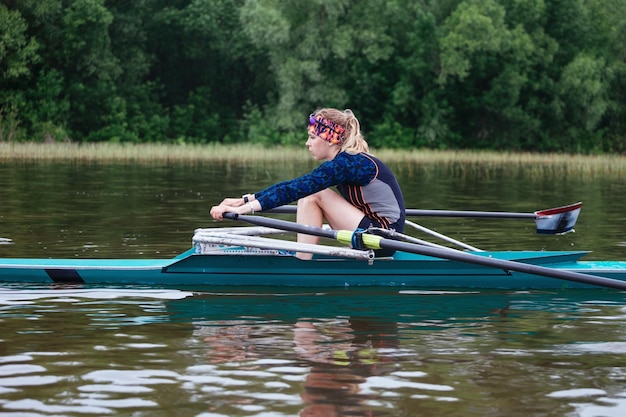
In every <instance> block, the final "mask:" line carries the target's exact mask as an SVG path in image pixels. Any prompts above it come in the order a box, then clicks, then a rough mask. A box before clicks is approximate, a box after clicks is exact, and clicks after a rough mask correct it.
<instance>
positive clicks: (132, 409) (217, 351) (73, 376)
mask: <svg viewBox="0 0 626 417" xmlns="http://www.w3.org/2000/svg"><path fill="white" fill-rule="evenodd" d="M625 316H626V310H624V307H623V294H621V293H619V292H616V291H609V290H606V291H602V290H598V291H559V292H484V291H483V292H441V291H438V292H428V291H395V290H392V289H388V290H386V289H362V290H359V289H350V290H349V291H340V290H336V291H330V292H329V291H326V290H318V291H316V290H310V291H308V290H307V292H300V291H298V290H296V289H292V290H290V291H287V292H271V291H268V290H254V289H251V290H249V291H240V292H229V291H224V290H223V289H219V290H217V289H209V288H207V289H205V290H203V291H200V292H194V293H191V292H186V291H179V290H164V289H163V290H162V289H137V288H105V289H102V288H88V287H82V288H81V287H75V288H68V287H63V286H59V287H44V286H39V287H31V288H23V287H20V286H16V285H13V286H6V287H3V288H1V289H0V323H1V325H2V329H3V332H2V335H1V336H0V415H7V416H8V415H11V413H13V414H14V415H37V416H50V415H64V416H70V417H73V416H84V415H107V414H118V415H134V416H174V415H181V413H183V411H182V410H184V415H193V416H204V417H208V416H211V417H214V416H257V415H264V414H265V415H269V414H271V415H302V416H315V415H324V416H332V415H336V416H359V415H363V416H368V415H379V416H384V415H389V416H392V415H398V413H402V412H404V413H417V414H423V415H450V416H483V415H520V416H521V415H524V416H549V415H555V416H556V415H579V416H592V415H617V413H618V412H620V413H621V414H620V415H622V414H623V413H624V412H625V411H626V404H625V403H624V401H623V399H624V398H625V397H624V393H625V392H626V383H625V382H624V381H626V366H624V365H623V364H624V363H626V362H625V361H624V359H625V355H626V350H625V349H624V340H625V336H626V328H625V327H624V325H623V323H624V318H625ZM29 413H30V414H29ZM597 413H600V414H597Z"/></svg>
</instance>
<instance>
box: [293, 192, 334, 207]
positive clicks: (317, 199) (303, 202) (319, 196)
mask: <svg viewBox="0 0 626 417" xmlns="http://www.w3.org/2000/svg"><path fill="white" fill-rule="evenodd" d="M325 191H328V190H322V191H318V192H317V193H315V194H311V195H307V196H306V197H302V198H301V199H299V200H298V207H302V206H307V205H315V206H320V205H321V203H322V201H323V200H324V196H323V195H324V193H325Z"/></svg>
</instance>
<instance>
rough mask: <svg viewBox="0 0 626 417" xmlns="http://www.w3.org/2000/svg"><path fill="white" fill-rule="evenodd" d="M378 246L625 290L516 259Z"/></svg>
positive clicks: (619, 284) (616, 283)
mask: <svg viewBox="0 0 626 417" xmlns="http://www.w3.org/2000/svg"><path fill="white" fill-rule="evenodd" d="M380 247H381V248H383V249H395V250H398V251H404V252H411V253H418V254H420V255H426V256H433V257H436V258H444V259H450V260H454V261H460V262H467V263H473V264H477V265H484V266H489V267H494V268H499V269H504V270H507V271H516V272H522V273H526V274H531V275H541V276H546V277H552V278H558V279H563V280H567V281H574V282H580V283H584V284H592V285H599V286H601V287H609V288H615V289H619V290H626V282H624V281H620V280H616V279H611V278H604V277H597V276H593V275H588V274H581V273H579V272H572V271H565V270H562V269H553V268H546V267H543V266H538V265H532V264H526V263H522V262H516V261H508V260H505V259H494V258H488V257H484V256H481V255H474V254H471V253H466V252H461V251H453V250H450V249H441V248H436V247H431V246H423V245H415V244H412V243H407V242H399V241H395V240H390V239H384V238H381V239H380Z"/></svg>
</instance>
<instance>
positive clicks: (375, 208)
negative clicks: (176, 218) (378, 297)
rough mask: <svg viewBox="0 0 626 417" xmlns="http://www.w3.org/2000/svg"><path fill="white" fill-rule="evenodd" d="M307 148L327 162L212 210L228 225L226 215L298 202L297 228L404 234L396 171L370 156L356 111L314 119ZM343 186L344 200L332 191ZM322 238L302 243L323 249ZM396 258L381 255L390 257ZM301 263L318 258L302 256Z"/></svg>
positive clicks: (303, 238)
mask: <svg viewBox="0 0 626 417" xmlns="http://www.w3.org/2000/svg"><path fill="white" fill-rule="evenodd" d="M308 132H309V138H308V139H307V141H306V146H307V148H309V152H311V154H312V155H313V158H315V159H317V160H319V161H321V160H325V161H326V162H324V163H322V164H321V165H320V166H319V167H317V168H315V169H314V170H313V171H311V172H310V173H308V174H306V175H303V176H301V177H298V178H295V179H293V180H289V181H283V182H280V183H277V184H274V185H272V186H270V187H268V188H266V189H264V190H262V191H259V192H257V193H254V194H246V195H244V196H243V197H241V198H226V199H224V201H222V202H221V203H220V204H219V205H218V206H214V207H213V208H211V216H213V218H214V219H217V220H222V216H223V214H224V213H225V212H233V213H238V214H248V213H255V212H258V211H262V210H268V209H271V208H274V207H278V206H281V205H283V204H289V203H291V202H293V201H296V200H298V211H297V222H298V223H300V224H306V225H309V226H316V227H321V226H322V222H323V220H324V219H326V221H327V222H328V224H329V225H330V227H332V228H333V229H345V230H356V229H358V228H360V229H368V228H369V227H379V228H383V229H393V230H396V231H397V232H400V233H401V232H402V231H403V230H404V217H405V212H404V198H403V197H402V192H401V191H400V186H399V185H398V181H397V180H396V178H395V176H394V175H393V173H392V172H391V170H390V169H389V168H388V167H387V166H386V165H385V164H383V163H382V162H381V161H380V160H378V159H377V158H375V157H373V156H372V155H370V154H369V153H368V152H369V148H368V145H367V142H366V141H365V139H364V138H363V135H362V134H361V127H360V123H359V121H358V120H357V118H356V117H355V116H354V113H352V111H351V110H349V109H347V110H344V111H341V110H337V109H332V108H326V109H321V110H318V111H316V112H315V113H313V114H311V115H310V116H309V128H308ZM332 186H337V190H338V191H339V193H340V194H337V193H336V192H335V191H333V190H331V189H330V188H329V187H332ZM318 241H319V237H317V236H311V235H303V234H300V235H298V242H302V243H317V242H318ZM392 253H393V252H386V253H385V252H384V251H381V252H378V255H379V256H388V255H390V254H392ZM296 256H297V257H298V258H300V259H311V258H312V254H309V253H298V254H297V255H296Z"/></svg>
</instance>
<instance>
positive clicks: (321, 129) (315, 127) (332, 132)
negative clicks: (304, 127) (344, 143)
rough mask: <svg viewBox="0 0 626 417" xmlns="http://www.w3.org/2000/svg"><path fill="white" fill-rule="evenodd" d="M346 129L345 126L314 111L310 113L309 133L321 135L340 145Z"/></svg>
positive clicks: (328, 140)
mask: <svg viewBox="0 0 626 417" xmlns="http://www.w3.org/2000/svg"><path fill="white" fill-rule="evenodd" d="M345 131H346V129H345V128H344V127H343V126H341V125H338V124H337V123H333V122H331V121H330V120H328V119H325V118H323V117H322V116H320V115H315V114H313V113H311V114H310V115H309V133H312V134H314V135H315V136H319V137H320V138H322V139H324V140H325V141H327V142H330V143H332V144H334V145H339V144H340V143H341V140H342V139H343V136H344V135H343V134H344V132H345Z"/></svg>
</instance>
